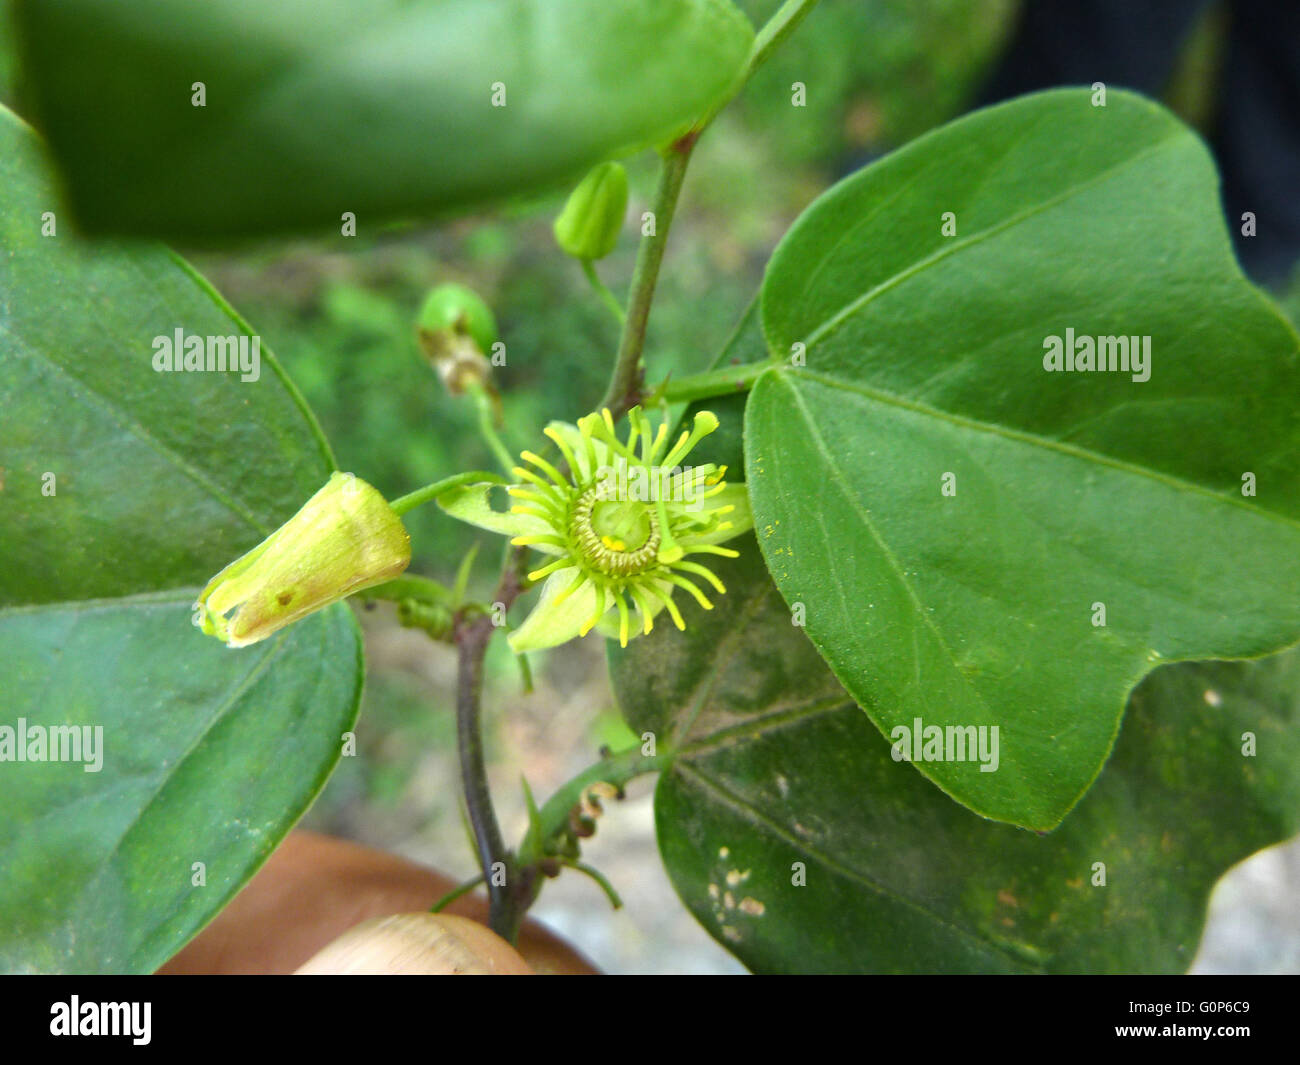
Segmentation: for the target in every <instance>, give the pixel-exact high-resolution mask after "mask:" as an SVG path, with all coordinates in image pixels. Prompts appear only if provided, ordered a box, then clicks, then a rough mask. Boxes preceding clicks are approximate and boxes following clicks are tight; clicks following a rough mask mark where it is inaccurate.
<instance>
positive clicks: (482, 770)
mask: <svg viewBox="0 0 1300 1065" xmlns="http://www.w3.org/2000/svg"><path fill="white" fill-rule="evenodd" d="M816 3H817V0H786V3H785V4H783V5H782V6H781V7H780V8H779V9H778V10H777V12H776V14H775V15H773V16H772V18H771V19H770V20H769V21H768V22H767V24H766V25H764V26H763V28H762V29H761V30H760V31H759V33H758V35H757V37H756V38H755V40H754V46H753V48H752V49H751V51H750V57H749V63H748V66H747V68H746V72H745V76H744V77H743V78H741V79H740V81H739V83H738V84H737V86H736V91H737V92H739V91H740V88H741V87H743V85H744V84H745V82H747V81H748V80H749V76H750V75H752V74H753V72H754V71H755V70H756V69H758V67H759V66H760V65H762V63H763V62H764V61H765V60H766V59H767V57H768V55H769V54H770V53H771V52H772V50H773V49H775V48H776V47H777V46H778V45H779V44H780V43H781V42H782V41H783V40H785V38H786V37H787V36H789V34H790V33H791V32H792V31H793V30H794V28H795V26H797V25H798V24H799V22H800V21H801V20H802V19H803V17H804V16H805V15H806V14H807V13H808V12H809V11H811V10H812V8H813V7H814V6H816ZM733 95H734V94H733ZM728 102H730V97H729V98H728V99H726V100H722V101H719V103H718V105H717V106H716V107H715V108H714V109H713V110H711V111H709V112H708V113H707V114H706V115H705V116H704V117H703V118H702V119H701V120H700V121H699V122H698V123H697V124H696V125H695V128H694V129H692V130H691V132H689V133H688V134H686V135H685V136H684V137H682V138H680V139H679V140H677V141H675V142H674V143H672V144H671V145H669V146H668V147H667V148H665V149H663V150H662V151H661V153H660V156H661V159H662V167H661V169H660V172H659V184H658V188H657V189H656V190H655V198H654V204H653V208H652V209H653V211H654V233H653V235H649V234H647V235H646V236H644V237H643V238H642V240H641V246H640V247H639V248H638V249H637V258H636V266H635V268H634V270H633V272H632V282H631V287H630V290H629V293H628V305H627V311H626V312H625V313H626V317H625V319H624V322H623V330H622V333H621V335H620V337H619V345H618V353H617V355H616V356H615V360H614V369H613V372H612V374H611V376H610V380H609V386H608V387H607V388H606V390H605V397H604V399H603V400H602V401H601V407H605V408H608V409H609V410H610V412H611V413H612V414H613V415H614V416H615V417H621V416H622V415H623V414H625V413H626V412H627V411H628V410H629V409H630V408H631V407H633V406H634V405H635V404H636V403H638V402H639V401H640V400H641V398H642V389H643V383H644V381H643V372H642V369H641V354H642V351H643V349H644V347H645V334H646V326H647V324H648V323H649V320H650V305H651V303H652V302H653V301H654V293H655V286H656V285H657V284H658V281H659V268H660V266H661V265H662V263H663V258H664V250H665V247H666V246H667V242H668V233H669V230H670V228H671V226H672V222H673V215H674V213H675V212H676V209H677V199H678V197H679V196H680V195H681V191H682V182H683V181H684V179H685V177H686V168H687V165H688V164H689V163H690V159H691V153H692V152H693V151H694V149H695V144H696V142H697V141H698V140H699V137H700V134H701V133H702V132H703V131H704V129H705V127H707V126H708V125H709V123H710V122H712V121H713V119H714V117H715V116H716V115H717V113H718V111H720V110H721V109H722V107H723V106H725V105H726V104H727V103H728ZM593 273H594V270H593ZM731 372H732V373H733V374H734V373H735V371H734V370H732V371H731ZM760 372H761V371H760ZM755 376H757V372H756V373H755ZM733 387H734V386H733ZM475 476H476V479H482V478H481V475H475ZM468 479H469V478H468V477H467V476H466V475H460V476H458V477H451V478H448V479H447V480H446V481H441V482H439V483H438V484H436V485H430V486H429V487H428V488H423V489H420V490H419V491H417V492H412V493H411V495H409V496H403V497H402V498H401V499H398V500H396V501H394V503H393V504H391V505H392V507H393V509H394V510H396V511H397V512H398V513H399V514H401V513H404V512H405V511H406V510H409V509H410V508H411V507H413V506H417V505H419V504H420V503H422V502H425V501H427V500H429V499H434V498H436V497H437V496H438V495H439V494H440V493H441V492H443V491H446V490H447V489H448V488H451V487H454V486H455V485H456V484H462V483H466V481H467V480H468ZM527 560H528V549H527V548H513V549H511V551H510V552H509V553H508V554H507V562H506V565H505V567H504V569H503V572H502V575H501V582H500V584H499V585H498V587H497V596H496V600H497V602H498V603H501V604H502V606H503V607H504V608H506V609H508V608H509V606H510V604H511V603H512V602H513V601H514V599H515V598H516V597H517V596H518V595H519V593H520V591H521V590H522V589H523V588H524V587H525V585H526V578H525V573H526V570H527ZM455 633H456V647H457V658H458V682H457V697H456V721H457V725H456V731H457V747H458V750H459V754H460V764H461V779H462V782H463V784H464V788H465V803H466V809H467V811H468V814H469V819H470V823H471V825H472V827H473V832H474V839H475V842H476V845H477V847H478V851H479V862H480V865H481V867H482V872H483V876H484V879H485V881H486V883H487V886H488V900H489V906H490V910H489V914H490V916H489V924H490V926H491V927H492V930H493V931H495V932H496V933H497V934H498V935H500V936H502V937H503V938H504V939H506V940H507V941H508V942H510V943H513V942H515V939H516V937H517V936H518V932H519V925H520V922H521V921H522V920H523V915H524V913H525V912H526V911H527V909H528V907H529V906H530V905H531V904H532V901H533V899H534V898H535V897H536V894H537V887H538V885H537V875H538V872H537V868H536V866H535V865H534V864H533V863H532V862H531V861H529V860H527V859H529V858H532V857H534V856H532V855H526V856H525V859H526V860H525V861H523V862H520V861H518V860H517V859H516V858H515V856H514V855H513V854H512V853H510V852H509V851H507V850H506V849H505V845H504V844H503V842H502V839H501V828H500V825H499V824H498V822H497V819H496V813H495V811H494V810H493V807H492V796H491V793H490V790H489V788H488V783H487V767H486V765H485V763H484V759H483V741H482V735H481V731H480V722H479V717H480V705H481V701H482V694H483V660H484V658H485V656H486V654H487V646H488V643H489V641H490V640H491V638H492V633H493V626H492V620H491V616H490V615H489V616H483V615H480V616H476V617H474V618H473V619H472V620H465V619H463V618H458V619H457V624H456V628H455ZM623 759H626V760H627V762H629V763H631V764H630V765H625V764H624V762H623ZM615 762H616V764H615V765H610V764H609V762H608V761H607V762H604V763H601V764H600V765H598V766H595V767H593V770H592V771H591V772H593V773H594V774H606V773H608V774H610V775H616V773H617V771H618V770H621V769H627V770H630V769H632V768H633V767H635V769H636V770H648V769H649V768H651V766H653V765H654V764H655V763H654V760H653V759H641V758H640V757H639V754H634V753H632V752H628V753H626V754H625V755H623V756H621V758H619V759H615ZM584 778H587V774H583V775H582V777H579V778H578V780H575V781H571V782H570V784H569V785H568V786H566V788H564V789H561V793H560V794H559V795H557V796H554V797H553V798H552V800H551V801H549V802H548V803H547V804H546V806H545V807H543V810H542V821H543V823H545V822H547V821H548V815H550V816H551V817H554V816H555V814H556V813H557V812H558V810H560V809H564V807H563V806H562V805H561V804H562V803H564V802H565V801H567V800H568V799H569V797H570V795H571V794H572V789H573V788H575V787H580V786H581V785H579V783H578V781H581V780H583V779H584ZM579 794H580V792H579ZM543 838H545V837H543ZM500 867H504V869H505V872H506V876H505V883H504V884H501V883H500V878H499V877H496V876H494V875H493V873H494V871H495V870H496V869H498V868H500Z"/></svg>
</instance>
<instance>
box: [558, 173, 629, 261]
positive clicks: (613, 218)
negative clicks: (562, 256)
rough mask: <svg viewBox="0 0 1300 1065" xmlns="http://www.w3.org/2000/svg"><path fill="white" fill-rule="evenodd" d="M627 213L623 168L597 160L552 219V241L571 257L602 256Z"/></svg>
mask: <svg viewBox="0 0 1300 1065" xmlns="http://www.w3.org/2000/svg"><path fill="white" fill-rule="evenodd" d="M626 214H627V171H626V170H624V169H623V164H622V163H601V164H600V165H599V166H598V167H596V168H595V169H593V170H592V171H591V172H590V173H588V174H587V176H586V177H585V178H583V179H582V181H581V182H580V183H579V184H578V187H577V188H576V189H574V190H573V192H572V193H571V194H570V195H569V200H568V202H567V203H566V204H565V205H564V210H563V211H561V212H560V216H559V217H558V218H557V219H556V220H555V241H556V243H557V244H559V246H560V248H561V249H562V250H563V251H564V252H565V253H566V254H568V255H572V256H573V257H574V258H575V259H603V258H605V256H606V255H608V254H609V253H610V252H612V251H613V250H614V245H615V244H617V243H618V235H619V233H620V232H621V231H622V229H623V218H624V216H625V215H626Z"/></svg>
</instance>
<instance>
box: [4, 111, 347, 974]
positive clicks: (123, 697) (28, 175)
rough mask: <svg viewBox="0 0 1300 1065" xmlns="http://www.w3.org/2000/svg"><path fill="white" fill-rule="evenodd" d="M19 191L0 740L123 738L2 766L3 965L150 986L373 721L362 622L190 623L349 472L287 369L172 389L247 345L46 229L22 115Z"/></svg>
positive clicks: (137, 263)
mask: <svg viewBox="0 0 1300 1065" xmlns="http://www.w3.org/2000/svg"><path fill="white" fill-rule="evenodd" d="M0 194H2V195H3V200H2V201H0V247H2V248H3V249H4V251H3V254H0V466H3V471H0V477H2V478H3V480H2V481H0V484H2V487H3V491H0V559H3V564H2V565H0V678H3V680H2V681H0V728H7V729H14V730H16V729H18V728H19V722H20V720H21V721H22V722H24V727H26V728H28V729H29V730H30V729H32V728H33V727H40V728H42V729H44V728H46V727H48V726H52V725H64V726H68V725H71V726H89V727H90V728H91V729H92V730H93V729H94V728H96V727H98V728H102V730H103V732H102V737H103V747H102V754H103V762H102V767H101V768H100V769H99V771H98V772H86V771H85V769H84V767H83V764H82V763H78V762H52V761H44V762H42V761H23V762H19V761H16V760H0V796H3V803H2V804H0V805H2V806H3V813H2V814H0V970H6V971H11V970H38V971H50V970H63V971H78V972H89V971H96V972H121V971H149V970H150V969H152V968H154V967H156V966H157V965H158V964H159V963H161V962H162V961H164V960H166V958H167V957H168V956H169V955H170V954H172V953H173V952H174V951H175V950H176V949H177V948H179V947H180V946H181V945H182V944H183V943H184V942H185V940H186V939H187V938H189V936H191V935H192V934H193V933H194V932H195V931H197V929H198V928H199V927H201V926H202V925H203V924H204V923H205V922H206V921H207V920H208V919H210V918H211V917H212V916H213V915H214V914H215V913H216V912H217V911H218V910H219V909H220V907H221V906H222V904H223V903H224V902H225V901H226V900H227V899H229V898H230V897H231V896H232V895H233V894H234V892H235V891H236V890H237V889H238V888H239V886H240V885H241V884H242V883H243V882H244V880H245V879H247V877H248V876H250V875H251V873H252V871H253V870H254V869H255V868H256V867H257V865H258V864H260V862H261V861H262V860H263V859H264V858H265V857H266V856H267V855H268V854H269V853H270V852H271V850H272V849H273V848H274V847H275V845H276V843H277V842H278V841H279V839H280V838H281V837H282V836H283V835H284V833H285V832H287V831H288V829H289V827H290V826H291V825H292V824H293V822H294V821H295V820H297V818H298V817H299V816H300V815H301V813H302V812H303V810H304V809H305V808H306V806H307V805H308V803H309V802H310V801H311V799H312V797H313V796H314V795H315V794H316V792H317V791H318V790H319V789H320V787H321V786H322V784H323V783H324V779H325V777H326V776H327V775H328V772H329V770H330V768H332V766H333V765H334V762H335V760H336V759H337V758H338V755H339V750H340V734H341V733H342V732H343V731H345V730H346V729H348V728H350V727H351V723H352V722H353V721H354V719H355V715H356V708H357V703H358V699H359V696H360V687H361V674H360V638H359V633H358V631H357V628H356V624H355V622H354V621H353V619H352V617H351V614H350V611H349V610H348V609H347V608H346V607H335V608H333V609H332V610H331V611H329V612H327V613H325V614H322V615H320V616H318V617H315V618H311V619H308V620H307V621H304V622H302V623H301V624H299V625H297V626H295V627H294V628H292V629H290V630H286V631H285V632H284V633H283V634H281V635H280V636H278V637H276V638H275V639H273V640H271V641H268V642H267V643H265V644H259V645H257V646H255V647H251V648H247V649H245V650H240V651H231V650H228V649H227V648H225V647H223V646H222V645H221V644H219V643H218V642H217V641H215V640H213V639H211V638H209V637H205V636H202V635H201V634H200V633H199V632H198V630H196V629H195V628H193V626H192V625H191V607H190V605H191V604H192V603H193V601H194V599H195V596H196V594H197V592H198V590H199V589H200V588H201V587H202V586H203V585H204V584H205V583H206V581H207V580H208V578H210V577H211V576H212V575H213V574H214V573H215V572H216V571H217V570H219V569H220V568H221V567H222V566H224V565H225V563H226V562H229V561H230V560H231V559H233V558H235V557H236V556H238V555H239V554H241V553H243V552H244V551H246V550H247V549H248V548H251V547H253V546H254V545H255V544H256V543H258V542H259V541H260V540H261V539H262V538H263V537H264V536H265V535H266V534H267V533H268V532H270V531H271V530H272V529H274V528H275V527H276V526H277V525H278V524H280V523H281V522H282V521H284V520H285V519H286V518H288V517H289V516H291V515H292V514H293V513H294V512H295V511H296V510H297V509H298V507H299V506H301V504H302V503H303V502H305V500H306V499H307V498H308V496H310V495H311V494H312V493H314V492H315V491H316V489H317V488H319V487H320V486H321V484H323V483H324V482H325V480H326V479H327V478H328V476H329V472H330V469H331V467H332V462H331V460H330V458H329V454H328V451H327V449H326V447H325V444H324V441H323V439H322V438H321V437H320V435H319V431H318V430H317V429H316V428H315V425H314V423H313V422H312V420H311V418H310V415H308V414H307V413H306V411H305V410H304V409H303V408H302V406H301V405H300V403H299V402H298V401H297V399H296V397H295V395H294V393H293V392H292V391H291V390H290V388H289V386H288V384H287V382H286V381H285V380H284V379H283V378H282V376H281V374H280V371H279V369H278V367H277V366H276V365H275V363H274V360H273V359H272V358H271V356H270V353H269V351H267V350H265V349H264V350H263V351H262V353H261V373H260V375H259V377H258V380H257V381H248V382H243V381H241V380H240V379H239V377H238V376H237V375H231V374H229V373H225V374H222V373H206V372H204V373H199V372H189V373H185V372H182V373H161V374H160V373H156V372H155V371H154V369H153V366H152V357H153V348H152V340H153V337H154V336H156V335H170V334H171V333H172V331H173V330H174V329H175V328H182V329H184V331H185V332H186V334H191V335H208V334H212V335H238V334H241V333H244V332H245V331H246V329H247V327H246V326H245V324H244V323H242V322H241V321H239V320H238V319H237V318H235V317H234V316H233V312H231V311H230V310H229V308H228V307H226V306H225V305H224V304H222V303H221V302H220V300H219V299H218V298H217V297H216V296H215V294H214V293H213V292H212V291H211V290H210V289H209V288H208V287H207V286H206V285H205V284H204V283H203V282H201V281H200V280H199V279H198V278H196V277H195V276H194V275H193V274H192V273H191V272H189V271H188V270H187V269H186V268H185V267H184V266H183V264H181V263H180V262H179V261H177V260H176V259H175V258H173V257H172V256H171V255H169V254H168V253H167V252H165V251H163V250H162V249H159V248H156V247H137V248H134V249H131V250H125V249H112V248H107V249H100V250H93V249H90V248H87V247H85V246H82V245H79V244H78V243H77V241H76V239H75V238H74V237H73V236H72V235H71V234H70V233H69V232H68V231H67V230H66V229H65V227H64V226H62V225H61V224H60V225H59V227H58V229H57V232H56V235H54V236H49V237H44V236H42V235H41V227H42V217H41V216H42V213H43V212H45V211H47V210H53V209H54V208H55V206H56V204H55V199H54V196H53V193H52V190H51V187H50V183H49V181H48V178H47V176H46V174H45V172H44V167H43V165H42V163H41V160H40V152H39V146H38V143H37V140H36V137H35V136H34V135H33V134H32V133H31V131H30V130H28V129H27V128H26V127H24V126H23V125H22V124H21V123H20V122H19V121H18V120H17V119H15V118H14V117H13V115H12V114H10V113H9V112H7V111H3V110H0ZM46 474H53V475H54V480H53V481H49V480H48V479H47V478H46V477H45V475H46ZM45 486H48V487H49V488H50V489H52V492H50V494H46V493H45V492H43V491H42V489H43V487H45ZM82 735H83V738H84V734H82ZM91 735H92V736H93V732H92V734H91ZM10 742H13V740H12V739H11V741H10ZM0 744H3V738H2V737H0ZM83 753H84V752H83ZM14 754H15V752H14V751H12V750H11V751H10V752H9V754H8V758H13V757H14ZM195 862H203V863H204V866H205V878H206V885H204V886H196V885H192V884H191V877H192V876H193V869H192V866H193V863H195Z"/></svg>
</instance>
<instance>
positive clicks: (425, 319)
mask: <svg viewBox="0 0 1300 1065" xmlns="http://www.w3.org/2000/svg"><path fill="white" fill-rule="evenodd" d="M418 325H419V329H420V333H421V335H423V334H425V333H428V334H431V335H435V336H436V335H437V334H440V333H452V334H454V335H456V336H457V337H469V338H470V339H471V340H473V341H474V343H475V344H476V345H477V346H478V349H479V351H481V352H484V353H486V352H489V351H491V350H492V345H493V344H495V343H496V341H497V322H496V318H494V317H493V315H492V311H491V309H490V308H489V307H488V305H487V304H486V303H484V302H483V300H482V299H481V298H480V296H479V294H478V293H477V292H475V291H474V290H473V289H472V288H467V287H466V286H465V285H458V284H455V283H449V284H446V285H439V286H438V287H437V288H435V289H434V290H433V291H432V292H430V293H429V295H428V296H427V297H426V298H425V301H424V306H423V307H421V308H420V320H419V323H418Z"/></svg>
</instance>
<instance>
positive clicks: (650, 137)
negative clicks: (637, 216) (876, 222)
mask: <svg viewBox="0 0 1300 1065" xmlns="http://www.w3.org/2000/svg"><path fill="white" fill-rule="evenodd" d="M16 11H17V25H18V29H19V32H20V37H21V43H22V47H23V56H24V60H25V64H24V65H25V71H26V75H27V78H28V80H29V81H30V83H31V101H32V108H33V112H34V118H35V119H36V121H37V124H38V125H39V126H40V128H41V129H42V130H43V132H44V133H45V134H46V135H47V137H48V138H49V140H50V143H51V146H52V147H53V149H54V153H55V156H56V158H57V159H58V160H59V162H60V163H61V165H62V166H63V167H64V168H65V171H66V174H67V178H68V185H69V191H70V194H71V196H72V200H73V203H74V205H75V206H76V209H77V213H78V216H79V219H80V221H81V222H82V223H83V224H84V225H85V226H86V228H87V229H90V230H94V231H114V232H132V233H134V232H141V233H151V234H163V235H168V236H185V237H212V236H224V235H230V234H254V235H262V234H264V233H266V232H268V231H273V230H283V229H291V228H304V227H315V226H327V227H330V228H331V229H333V227H336V226H339V225H340V218H341V216H342V214H343V212H346V211H351V212H353V213H354V214H355V215H356V218H357V222H358V225H359V226H363V227H364V226H367V225H372V224H373V223H374V222H376V221H378V220H379V219H381V218H383V217H389V216H397V215H405V214H410V213H413V212H428V211H439V212H440V211H447V210H452V209H459V208H464V207H466V206H468V205H472V204H476V203H480V202H483V201H487V200H495V199H498V198H500V197H502V196H505V195H508V194H510V193H515V192H518V191H520V190H528V189H532V188H535V187H537V186H539V185H542V184H545V183H550V182H556V181H559V180H562V179H568V178H572V177H576V176H577V175H579V174H581V173H582V172H583V171H585V170H586V169H587V168H589V167H590V166H592V165H593V164H595V163H597V162H600V161H601V160H602V159H605V158H607V157H609V156H612V155H616V154H620V153H623V152H629V151H632V150H635V149H637V148H640V147H643V146H646V145H651V144H654V145H657V144H662V143H665V142H668V141H670V140H672V139H673V138H674V137H676V136H678V135H680V134H682V133H684V132H686V130H687V129H689V127H690V125H691V123H692V122H693V121H694V120H696V119H697V118H698V117H699V116H700V115H701V114H702V113H704V112H705V111H707V110H708V109H709V108H710V107H711V106H712V105H713V104H714V103H716V102H717V101H719V100H721V99H724V98H725V97H726V96H727V95H728V94H729V93H730V92H731V91H732V90H733V88H734V86H735V84H736V82H737V80H738V78H739V77H740V75H741V72H742V70H743V69H744V66H745V64H746V62H747V60H748V57H749V49H750V45H751V43H752V41H753V30H752V27H751V26H750V24H749V22H748V20H747V19H746V18H745V17H744V16H743V15H742V14H741V13H740V12H739V11H738V10H737V9H736V8H735V6H734V5H733V4H732V3H731V2H730V0H626V2H621V3H617V4H611V3H609V2H608V0H372V2H370V3H367V4H363V5H362V4H357V3H355V2H353V0H277V2H276V3H265V2H263V0H206V2H205V3H203V4H201V5H177V4H175V3H172V2H170V0H133V2H132V3H129V4H123V3H118V2H115V0H54V2H48V0H35V2H26V0H22V2H19V3H18V5H17V9H16ZM199 82H202V83H203V86H204V90H205V92H206V106H203V107H196V106H194V105H193V103H192V96H193V93H194V92H195V91H196V90H195V89H194V86H195V85H196V83H199ZM498 86H500V87H503V88H504V94H505V95H504V106H494V102H493V101H494V94H496V100H497V102H498V103H499V102H500V101H501V96H500V95H499V93H498V92H497V87H498ZM90 100H93V101H94V106H93V107H89V106H87V101H90Z"/></svg>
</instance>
